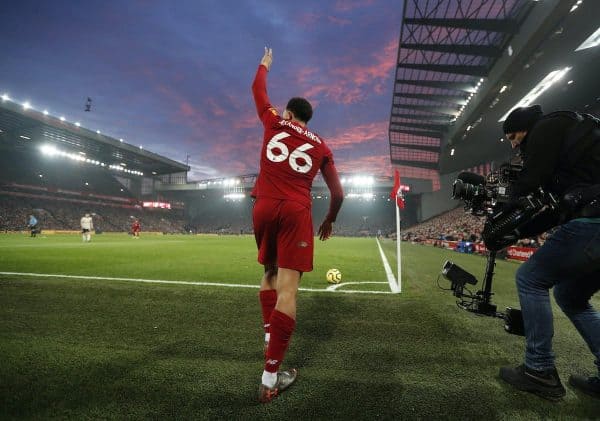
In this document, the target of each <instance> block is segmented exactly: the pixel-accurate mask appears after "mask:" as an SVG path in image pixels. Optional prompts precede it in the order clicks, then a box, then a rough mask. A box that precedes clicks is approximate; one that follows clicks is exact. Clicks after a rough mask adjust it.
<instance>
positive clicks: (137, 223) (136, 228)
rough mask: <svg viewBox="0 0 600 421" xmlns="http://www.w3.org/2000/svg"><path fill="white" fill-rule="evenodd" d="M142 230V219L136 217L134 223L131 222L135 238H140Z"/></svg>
mask: <svg viewBox="0 0 600 421" xmlns="http://www.w3.org/2000/svg"><path fill="white" fill-rule="evenodd" d="M141 230H142V227H141V226H140V221H139V219H136V220H135V221H133V224H131V234H132V235H133V238H140V231H141Z"/></svg>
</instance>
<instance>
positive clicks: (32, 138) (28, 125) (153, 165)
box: [0, 96, 190, 176]
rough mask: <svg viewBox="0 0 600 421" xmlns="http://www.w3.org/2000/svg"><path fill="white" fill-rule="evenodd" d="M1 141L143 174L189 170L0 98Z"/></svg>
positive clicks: (182, 165) (168, 160)
mask: <svg viewBox="0 0 600 421" xmlns="http://www.w3.org/2000/svg"><path fill="white" fill-rule="evenodd" d="M0 139H3V140H14V141H18V142H27V143H29V144H31V145H32V146H33V147H42V146H43V145H48V146H50V147H53V148H56V149H58V150H61V151H64V152H67V153H75V154H77V153H85V155H86V156H87V157H90V158H92V159H94V160H97V161H102V162H104V163H106V166H109V165H123V164H125V165H126V167H127V168H131V169H132V170H136V171H140V172H143V173H144V175H147V176H150V175H163V174H172V173H177V172H184V171H189V170H190V167H189V166H187V165H185V164H182V163H180V162H177V161H173V160H171V159H169V158H166V157H164V156H161V155H158V154H155V153H153V152H149V151H147V150H144V149H141V148H140V147H137V146H134V145H131V144H128V143H126V142H123V141H121V140H119V139H115V138H112V137H110V136H106V135H104V134H102V133H100V132H97V131H92V130H88V129H86V128H83V127H80V126H79V125H77V124H74V123H71V122H68V121H65V120H64V119H62V118H57V117H53V116H51V115H48V114H47V113H44V112H39V111H36V110H34V109H32V108H29V107H28V106H26V105H25V104H18V103H16V102H13V101H11V100H10V99H8V98H6V97H5V96H4V97H2V98H1V99H0Z"/></svg>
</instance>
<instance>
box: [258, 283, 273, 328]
mask: <svg viewBox="0 0 600 421" xmlns="http://www.w3.org/2000/svg"><path fill="white" fill-rule="evenodd" d="M258 298H259V299H260V306H261V308H262V315H263V327H264V329H265V333H269V320H270V319H271V313H272V312H273V309H274V308H275V304H277V291H276V290H274V289H266V290H263V291H260V292H259V293H258Z"/></svg>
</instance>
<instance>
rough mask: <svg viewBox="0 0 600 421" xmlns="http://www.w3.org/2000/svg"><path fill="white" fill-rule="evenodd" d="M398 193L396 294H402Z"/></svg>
mask: <svg viewBox="0 0 600 421" xmlns="http://www.w3.org/2000/svg"><path fill="white" fill-rule="evenodd" d="M399 192H400V190H398V192H397V193H396V258H397V259H398V292H402V254H401V251H400V243H401V240H402V237H401V235H400V206H398V196H397V195H398V193H399Z"/></svg>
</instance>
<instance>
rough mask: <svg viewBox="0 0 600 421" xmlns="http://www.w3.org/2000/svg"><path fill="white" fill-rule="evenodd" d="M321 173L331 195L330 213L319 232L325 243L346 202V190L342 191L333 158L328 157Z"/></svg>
mask: <svg viewBox="0 0 600 421" xmlns="http://www.w3.org/2000/svg"><path fill="white" fill-rule="evenodd" d="M321 173H322V174H323V178H324V179H325V183H326V184H327V187H328V188H329V193H330V194H331V201H330V202H329V212H327V216H325V220H324V221H323V223H322V224H321V226H320V227H319V231H318V234H319V239H320V240H321V241H325V240H327V239H328V238H329V237H331V232H332V231H333V223H334V222H335V220H336V218H337V214H338V212H339V211H340V208H341V207H342V202H343V201H344V190H343V189H342V183H340V177H339V176H338V173H337V170H336V169H335V165H334V164H333V159H332V158H331V157H328V158H327V160H326V162H325V163H323V166H322V167H321Z"/></svg>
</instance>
